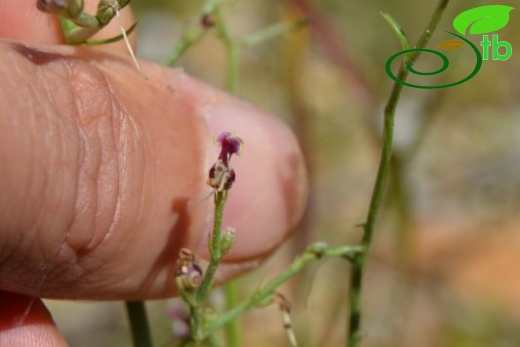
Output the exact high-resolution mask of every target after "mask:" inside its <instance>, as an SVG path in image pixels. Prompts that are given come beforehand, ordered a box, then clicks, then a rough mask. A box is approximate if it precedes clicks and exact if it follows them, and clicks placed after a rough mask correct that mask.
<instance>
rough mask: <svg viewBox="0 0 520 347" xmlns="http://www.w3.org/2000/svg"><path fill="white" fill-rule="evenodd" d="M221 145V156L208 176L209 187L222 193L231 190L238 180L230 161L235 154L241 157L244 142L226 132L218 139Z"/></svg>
mask: <svg viewBox="0 0 520 347" xmlns="http://www.w3.org/2000/svg"><path fill="white" fill-rule="evenodd" d="M216 142H217V143H218V144H220V154H219V156H218V160H217V162H216V163H215V164H213V166H212V167H211V169H210V170H209V174H208V185H210V186H211V187H213V188H215V189H216V190H217V191H219V192H222V191H225V190H229V189H230V188H231V186H232V185H233V183H234V182H235V179H236V174H235V171H234V170H233V168H232V167H231V165H229V161H230V160H231V156H232V155H233V154H237V155H240V153H241V150H242V146H243V141H242V139H241V138H239V137H238V136H236V135H234V134H233V133H231V132H228V131H225V132H223V133H222V134H220V135H219V136H218V137H217V138H216Z"/></svg>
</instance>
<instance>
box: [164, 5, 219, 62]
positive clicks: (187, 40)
mask: <svg viewBox="0 0 520 347" xmlns="http://www.w3.org/2000/svg"><path fill="white" fill-rule="evenodd" d="M217 4H218V0H206V1H205V2H204V5H203V6H202V9H201V10H200V11H199V13H198V14H197V15H196V16H195V17H193V18H192V19H191V21H190V23H189V24H188V25H187V26H186V27H185V29H184V31H183V33H182V35H181V38H180V39H179V41H178V42H177V44H176V45H175V47H173V50H172V53H171V54H170V56H169V57H168V58H166V60H165V61H164V65H166V66H173V65H174V64H175V63H176V62H177V60H179V58H180V57H181V56H182V55H183V54H184V52H186V51H187V50H188V48H190V47H191V46H192V45H193V44H195V43H197V42H198V41H199V40H200V39H202V37H204V34H205V33H206V32H207V29H206V28H204V27H203V26H202V25H201V19H202V17H203V16H205V15H210V14H212V13H213V12H214V11H215V8H216V7H217Z"/></svg>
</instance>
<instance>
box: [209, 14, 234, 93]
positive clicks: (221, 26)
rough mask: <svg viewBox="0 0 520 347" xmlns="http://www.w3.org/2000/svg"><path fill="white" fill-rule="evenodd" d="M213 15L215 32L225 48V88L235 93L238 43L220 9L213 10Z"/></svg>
mask: <svg viewBox="0 0 520 347" xmlns="http://www.w3.org/2000/svg"><path fill="white" fill-rule="evenodd" d="M214 15H215V25H216V27H217V32H218V34H219V36H220V39H221V40H222V42H224V45H225V46H226V50H227V56H228V58H227V73H226V88H227V89H228V90H229V91H231V92H236V91H237V89H238V70H239V64H238V63H239V60H240V46H239V44H238V42H237V41H236V40H235V39H234V38H233V37H232V36H231V34H230V32H229V29H228V27H227V24H226V21H225V20H224V16H223V15H222V10H221V8H220V7H217V8H216V9H215V11H214Z"/></svg>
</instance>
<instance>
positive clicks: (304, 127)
mask: <svg viewBox="0 0 520 347" xmlns="http://www.w3.org/2000/svg"><path fill="white" fill-rule="evenodd" d="M132 4H133V6H134V9H135V13H136V17H137V19H138V21H139V26H138V28H137V37H138V42H139V43H138V56H139V57H141V58H143V59H147V60H152V61H156V62H162V61H164V59H165V58H166V57H167V56H168V55H169V54H170V52H171V50H172V49H173V47H174V45H175V44H176V42H178V40H179V38H180V37H181V33H182V31H183V28H184V27H185V26H186V25H187V23H188V22H189V21H190V20H191V19H192V18H193V17H194V16H195V15H196V14H197V13H198V12H199V11H200V9H201V7H202V6H203V1H194V0H191V1H175V0H169V1H160V0H146V1H145V0H134V1H133V2H132ZM490 4H498V3H496V2H494V3H490V2H486V1H451V3H450V4H449V6H448V9H447V11H446V13H445V14H444V16H443V19H442V20H441V22H440V24H439V27H438V30H437V32H436V33H435V35H434V36H433V38H432V40H431V41H430V44H429V46H428V47H429V48H435V46H436V45H437V44H438V43H440V42H442V41H444V40H447V39H451V38H452V37H451V36H449V35H447V34H446V33H444V32H443V31H442V30H448V31H452V30H453V27H452V21H453V19H454V18H455V16H456V15H457V14H459V13H461V12H462V11H465V10H468V9H470V8H473V7H477V6H483V5H490ZM500 4H503V5H510V6H513V7H514V6H515V2H514V1H512V0H503V1H502V2H500ZM436 5H437V1H412V0H400V1H386V0H372V1H348V0H322V1H312V0H286V1H279V0H277V1H275V0H263V1H252V0H241V1H238V0H229V1H224V2H223V4H222V11H223V15H224V18H225V20H226V23H227V25H228V27H229V30H230V32H231V35H232V37H234V38H245V37H248V35H251V34H252V33H255V32H258V31H259V30H261V29H263V28H266V27H268V26H270V25H272V24H275V23H280V22H291V21H295V20H297V19H299V18H303V17H307V18H309V20H310V25H309V26H308V27H306V28H304V29H300V30H294V31H290V32H287V33H285V34H283V35H280V36H278V37H276V38H274V39H272V40H269V41H266V42H263V43H261V44H258V45H255V46H251V47H244V48H243V49H242V50H241V54H240V60H239V80H238V90H237V94H238V96H239V97H241V98H244V99H246V100H248V101H250V102H251V103H252V104H254V105H256V106H257V107H259V108H261V109H264V110H267V111H269V112H271V113H273V114H275V115H277V116H279V117H281V118H283V119H284V120H285V121H287V122H288V123H289V124H290V125H291V126H292V127H293V129H294V131H295V132H296V134H297V135H298V137H299V138H300V141H301V145H302V148H303V149H304V152H305V155H306V159H307V164H308V168H309V172H310V177H311V195H310V201H309V205H308V209H307V214H306V216H305V218H304V221H303V222H302V224H301V226H300V228H299V230H298V232H297V233H295V235H294V236H293V237H292V238H291V239H290V240H289V241H288V242H287V243H286V244H285V245H284V246H283V247H282V249H281V250H279V251H278V252H277V253H276V254H275V255H274V256H273V257H272V258H270V259H269V260H268V261H266V263H265V264H264V265H263V266H262V267H261V268H260V269H259V270H258V271H255V272H254V274H250V275H245V276H243V277H242V278H240V279H238V283H239V285H240V292H241V295H242V296H245V295H247V294H248V293H251V292H252V291H254V290H255V289H256V288H257V287H258V286H259V285H260V284H261V283H264V282H265V281H266V280H268V279H269V278H271V277H272V276H273V275H274V274H276V273H278V272H279V271H280V270H281V269H283V268H284V266H286V265H287V264H288V263H289V262H290V261H291V259H293V258H294V256H295V255H296V254H297V253H298V252H300V251H301V250H302V249H303V248H304V247H305V245H307V244H309V243H310V242H312V241H326V242H328V243H329V244H331V245H341V244H355V243H357V242H358V240H359V237H360V232H361V229H360V228H357V227H356V224H359V223H362V222H364V220H365V218H366V213H367V206H368V203H369V199H370V195H371V192H372V186H373V183H374V179H375V174H376V170H377V164H378V159H379V154H380V148H381V143H380V130H381V126H382V119H383V117H382V111H383V108H384V105H385V102H386V100H387V98H388V95H389V93H390V89H391V87H392V83H393V82H392V81H391V79H390V78H389V77H388V76H387V74H386V72H385V63H386V60H387V59H388V58H389V57H390V56H391V55H392V54H394V53H396V52H398V51H400V50H401V48H400V45H399V41H398V39H397V37H396V35H395V34H394V33H393V31H392V30H391V29H390V27H389V26H388V24H387V23H386V22H385V21H384V20H383V18H382V17H381V15H380V13H379V12H380V11H383V12H386V13H389V14H391V15H392V16H393V17H394V18H395V19H396V20H397V21H398V22H399V23H400V24H401V26H402V28H403V29H404V31H405V32H406V33H407V35H408V38H409V40H410V41H411V42H415V40H416V39H417V38H418V37H419V35H420V33H421V31H422V30H423V28H424V27H425V25H426V23H427V22H428V20H429V18H430V16H431V14H432V13H433V10H434V8H435V7H436ZM517 11H518V10H513V11H512V12H511V19H510V21H509V23H508V25H507V26H506V27H505V28H503V29H501V30H500V31H498V32H497V33H498V35H499V38H500V40H507V41H508V42H509V43H510V44H511V46H512V47H513V55H512V57H511V58H510V59H509V60H507V61H493V60H488V61H484V62H483V66H482V69H481V70H480V72H479V73H478V74H477V76H475V77H474V78H473V79H471V80H470V81H468V82H466V83H464V84H462V85H459V86H457V87H453V88H446V89H438V90H422V89H414V88H405V89H404V92H403V94H402V97H401V100H400V102H399V105H398V108H397V116H396V130H395V132H396V134H395V137H396V139H395V140H396V143H395V157H394V159H395V160H394V163H393V164H394V165H393V170H392V177H391V179H390V181H389V189H388V191H387V199H386V203H385V206H384V209H383V211H382V214H381V216H380V219H379V223H378V226H377V233H376V239H375V247H374V248H373V250H372V254H371V260H370V264H369V268H368V273H367V278H366V283H365V286H364V297H363V300H364V305H365V312H366V314H365V316H364V322H363V324H364V326H363V331H364V333H365V338H364V340H363V343H362V345H363V346H367V347H368V346H385V347H387V346H390V347H394V346H395V347H397V346H399V347H405V346H421V347H430V346H431V347H434V346H435V347H477V346H479V347H480V346H482V347H484V346H486V347H488V346H500V347H505V346H519V345H520V329H518V326H520V313H519V312H520V270H519V269H520V233H519V232H518V230H519V227H520V218H519V216H518V211H519V204H520V175H519V172H520V151H519V149H518V148H519V146H520V88H519V87H520V82H519V81H520V59H519V58H518V55H517V53H516V49H517V47H519V48H520V35H518V33H519V32H520V12H517ZM481 38H482V37H481V35H473V36H472V37H471V40H472V41H473V43H475V44H476V45H477V46H478V47H480V46H479V42H480V40H481ZM446 55H447V56H448V57H449V58H450V64H451V65H450V67H449V69H448V70H447V71H446V72H445V73H443V74H441V75H436V76H432V77H429V78H430V81H432V82H426V83H432V84H444V83H450V82H452V81H455V80H458V79H460V78H462V77H464V76H466V75H467V73H468V72H469V71H471V70H472V69H473V66H474V63H475V59H474V56H473V55H472V54H471V50H470V49H469V47H466V48H463V49H461V50H457V51H452V52H446ZM227 60H228V59H227V56H226V49H225V46H224V44H223V43H222V41H221V40H220V39H219V37H218V35H216V34H215V33H214V32H213V31H212V30H208V32H207V33H206V35H205V36H204V37H203V39H202V40H200V41H199V42H197V43H196V44H194V45H193V46H192V47H190V49H189V50H188V51H187V52H186V53H185V54H184V55H183V56H182V57H181V59H180V60H179V61H178V62H177V63H176V64H175V66H176V67H179V68H182V69H184V70H185V71H186V72H187V73H189V74H191V75H194V76H196V77H198V78H200V79H201V80H204V81H206V82H208V83H210V84H212V85H215V86H217V87H222V88H224V86H225V85H226V82H225V80H226V64H227ZM438 66H439V61H438V60H436V59H435V58H432V57H427V56H422V57H421V58H420V59H419V62H418V64H417V66H416V68H418V69H421V70H432V69H435V68H438ZM394 68H396V67H395V66H394ZM424 80H425V77H417V76H413V77H410V81H411V82H416V83H421V81H424ZM348 278H349V277H348V267H347V266H346V264H345V263H344V262H341V261H330V262H327V263H325V264H323V265H320V266H315V267H312V268H310V269H309V270H308V271H307V272H305V273H302V274H301V275H300V276H298V277H297V278H295V280H294V281H292V282H290V283H289V284H288V285H287V286H286V287H284V289H283V292H284V294H285V295H286V297H287V298H288V299H289V300H290V301H291V303H292V305H293V310H292V318H293V326H294V330H295V333H296V335H297V337H298V340H299V342H300V344H301V346H341V345H344V342H343V341H344V339H345V326H346V317H347V300H346V296H347V293H348ZM216 294H217V295H216V297H215V298H214V300H216V301H217V302H218V301H219V300H221V298H219V293H216ZM49 304H50V306H51V310H52V312H53V314H54V316H55V318H56V321H57V322H58V324H59V325H60V327H61V328H62V329H63V330H64V331H65V333H66V335H67V338H68V340H69V341H70V343H71V345H72V346H74V347H83V346H129V345H130V334H129V332H128V328H127V325H126V318H125V315H124V307H123V304H122V303H70V302H57V301H49ZM177 306H178V303H175V300H169V301H159V302H151V303H149V307H150V312H151V321H152V329H153V333H154V336H155V338H156V341H157V342H158V343H157V346H159V347H162V346H175V345H176V343H175V339H174V337H173V335H174V334H173V327H172V325H173V322H172V319H171V317H170V316H171V310H172V309H175V307H177ZM241 324H242V327H243V334H242V335H243V344H242V345H244V346H264V345H266V344H269V345H270V346H272V347H274V346H288V345H289V344H288V341H287V337H286V335H285V332H284V330H283V324H282V318H281V314H280V312H278V310H277V309H276V307H268V308H265V309H257V310H253V311H251V312H250V313H249V314H248V315H247V316H246V318H245V319H244V320H243V321H242V323H241Z"/></svg>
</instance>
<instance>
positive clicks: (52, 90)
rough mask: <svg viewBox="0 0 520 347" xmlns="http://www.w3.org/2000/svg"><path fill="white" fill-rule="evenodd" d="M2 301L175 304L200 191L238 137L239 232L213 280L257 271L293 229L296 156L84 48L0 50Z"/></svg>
mask: <svg viewBox="0 0 520 347" xmlns="http://www.w3.org/2000/svg"><path fill="white" fill-rule="evenodd" d="M0 73H1V74H2V81H0V104H1V105H9V107H2V108H1V109H0V133H1V134H2V135H1V136H0V161H1V162H2V163H3V164H2V166H1V167H0V191H1V192H2V196H0V249H2V252H1V253H0V263H1V264H2V266H1V267H0V289H3V290H8V291H13V292H20V293H24V294H28V295H32V296H47V297H58V298H83V299H88V298H91V299H94V298H95V299H146V298H158V297H165V296H170V295H172V294H174V291H175V289H174V285H173V281H172V268H173V267H174V264H175V260H176V258H177V254H178V250H179V248H180V247H190V248H191V249H192V250H193V251H195V253H196V254H197V255H198V256H199V257H204V256H205V250H206V249H207V247H206V244H205V242H206V240H207V235H208V233H209V230H210V224H211V223H210V222H211V215H212V201H211V199H206V200H201V198H203V197H204V196H207V195H208V193H209V192H210V190H209V188H208V187H207V186H206V185H205V181H206V175H207V172H208V169H209V167H210V166H211V164H212V163H213V162H214V161H215V160H216V158H217V152H218V148H215V146H214V145H213V143H212V140H211V139H212V136H213V135H215V134H218V133H219V132H221V131H224V130H229V131H234V132H235V133H236V134H237V135H239V136H240V137H241V138H242V139H243V140H244V142H245V151H244V155H243V156H242V157H238V158H236V159H235V158H233V163H232V165H233V166H234V169H235V171H236V173H237V181H236V184H235V185H234V186H233V189H232V190H231V192H230V198H229V203H228V205H227V210H226V217H225V221H224V224H225V226H232V227H235V228H236V230H237V241H236V245H235V246H234V247H233V249H232V250H231V252H230V254H229V255H228V257H227V258H226V259H225V261H226V262H227V263H234V264H230V265H229V266H228V267H227V268H226V267H224V269H223V271H222V274H221V278H222V279H225V278H229V277H230V276H234V275H236V274H237V273H238V272H240V271H243V270H244V269H245V268H247V267H249V266H251V265H252V264H254V263H255V262H256V261H257V259H258V258H260V257H262V256H263V255H265V254H268V253H269V252H271V251H272V250H273V249H274V248H275V247H276V246H277V245H279V244H280V242H281V241H282V240H284V239H285V238H286V237H287V236H288V234H289V232H290V231H291V230H292V229H293V227H294V226H295V224H296V222H297V221H298V219H299V217H300V215H301V213H302V208H303V203H304V201H305V192H306V189H305V188H306V179H305V173H304V170H303V163H302V157H301V153H300V151H299V148H298V145H297V144H296V142H295V139H294V137H293V136H292V134H291V133H290V132H289V131H288V130H287V127H286V126H285V125H283V124H281V123H280V122H279V121H277V120H275V119H274V118H272V117H270V116H268V115H266V114H264V113H262V112H260V111H258V110H256V109H254V108H252V107H251V106H250V105H247V104H245V103H244V102H241V101H238V100H236V99H234V98H232V97H230V96H228V95H227V94H225V93H222V92H220V91H217V90H215V89H213V88H211V87H208V86H206V85H204V84H203V83H200V82H198V81H196V80H194V79H192V78H190V77H188V76H187V75H185V74H183V73H182V72H180V71H177V70H170V69H164V68H161V67H158V66H155V65H151V64H144V66H143V73H144V75H146V76H147V78H146V79H145V78H143V76H142V75H141V74H139V73H137V72H136V71H135V69H134V68H133V65H132V63H131V62H129V61H127V60H125V59H124V58H122V57H121V56H115V55H110V54H109V53H103V52H101V51H96V50H88V49H82V48H71V47H61V48H49V47H28V46H25V45H22V44H19V43H9V42H4V43H0Z"/></svg>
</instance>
